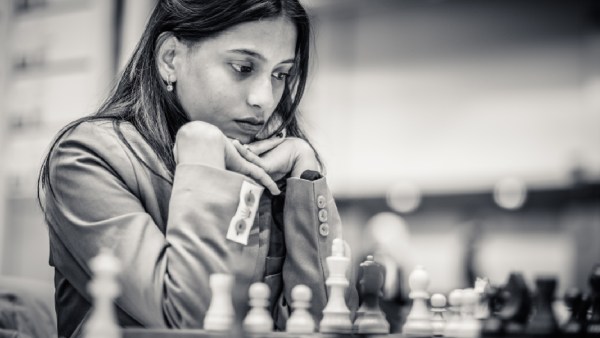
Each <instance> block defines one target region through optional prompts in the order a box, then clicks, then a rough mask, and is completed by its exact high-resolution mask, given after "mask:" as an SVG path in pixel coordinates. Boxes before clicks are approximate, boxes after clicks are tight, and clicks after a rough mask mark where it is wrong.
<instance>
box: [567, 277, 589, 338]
mask: <svg viewBox="0 0 600 338" xmlns="http://www.w3.org/2000/svg"><path fill="white" fill-rule="evenodd" d="M564 302H565V305H567V307H568V308H569V310H570V311H571V315H570V316H569V319H568V320H567V322H566V323H565V324H564V325H563V326H562V332H563V334H564V335H566V336H580V335H582V334H583V332H584V329H585V327H586V326H587V311H588V308H589V304H590V303H589V298H588V297H587V296H586V295H584V294H583V293H582V292H581V291H580V290H579V289H577V288H570V289H568V290H567V291H566V292H565V297H564Z"/></svg>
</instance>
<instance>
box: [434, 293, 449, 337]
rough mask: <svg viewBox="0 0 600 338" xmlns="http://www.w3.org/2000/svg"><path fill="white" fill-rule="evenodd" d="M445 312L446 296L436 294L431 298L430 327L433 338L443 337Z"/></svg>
mask: <svg viewBox="0 0 600 338" xmlns="http://www.w3.org/2000/svg"><path fill="white" fill-rule="evenodd" d="M445 311H446V296H444V295H442V294H441V293H436V294H434V295H433V296H431V312H433V318H432V319H431V326H432V327H433V335H434V336H435V337H441V336H443V335H444V328H445V326H446V320H445V319H444V315H443V313H444V312H445Z"/></svg>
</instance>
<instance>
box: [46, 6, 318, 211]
mask: <svg viewBox="0 0 600 338" xmlns="http://www.w3.org/2000/svg"><path fill="white" fill-rule="evenodd" d="M281 16H285V17H287V18H289V19H290V20H291V21H292V22H293V23H294V25H295V26H296V30H297V40H296V48H295V52H296V54H295V65H294V68H295V72H294V74H293V76H291V77H290V78H288V81H287V82H286V86H285V89H284V91H283V95H282V98H281V100H280V102H279V104H278V105H277V107H276V109H275V112H274V113H273V115H272V116H271V119H270V120H269V122H268V126H269V127H270V128H269V133H270V135H267V137H268V136H272V135H275V134H277V133H280V132H281V131H282V130H285V131H286V133H287V135H288V136H294V137H299V138H302V139H305V140H306V135H305V133H304V132H303V130H302V128H301V127H300V125H299V123H298V119H297V110H298V104H299V102H300V99H301V98H302V95H303V93H304V88H305V85H306V79H307V73H308V66H309V49H310V36H311V29H310V21H309V18H308V15H307V13H306V11H305V10H304V8H303V7H302V5H300V3H299V2H298V0H203V1H198V0H159V1H158V4H157V5H156V7H155V9H154V11H153V12H152V15H151V16H150V19H149V21H148V24H147V26H146V29H145V31H144V33H143V35H142V37H141V39H140V42H139V43H138V45H137V46H136V48H135V51H134V54H133V56H132V57H131V59H130V60H129V62H128V63H127V66H126V67H125V70H124V71H123V73H122V75H121V77H120V79H119V80H118V83H117V84H116V86H115V87H114V89H113V91H112V93H111V94H110V95H109V97H108V98H107V99H106V101H104V103H103V104H102V105H101V106H100V108H99V109H98V111H97V112H96V113H94V114H93V115H90V116H85V117H82V118H80V119H78V120H75V121H73V122H71V123H69V124H68V125H66V126H65V127H64V128H62V129H61V130H60V131H59V132H58V134H57V136H56V137H55V139H54V141H53V142H52V144H51V146H50V149H49V151H48V153H47V154H46V157H45V158H44V161H43V163H42V166H41V169H40V174H39V178H38V202H39V203H40V206H41V207H42V209H43V208H44V206H43V202H42V198H41V195H42V192H43V191H46V190H47V189H48V188H49V190H50V192H51V193H52V194H54V192H53V190H52V186H51V184H50V172H49V170H50V169H49V164H50V155H51V153H52V151H53V149H54V148H55V147H56V145H57V143H58V142H59V141H60V139H61V138H62V137H63V136H64V135H65V134H66V133H67V132H68V131H69V130H72V129H73V128H75V127H76V126H78V125H79V124H81V123H83V122H86V121H91V120H98V119H108V120H112V121H113V126H114V128H115V131H116V132H117V135H118V136H119V138H120V139H121V140H123V141H124V143H125V144H126V146H127V147H128V148H129V149H130V150H132V152H133V153H134V154H135V156H136V157H137V158H138V160H140V161H142V163H144V164H145V165H146V167H148V168H150V166H148V165H147V164H146V163H145V162H143V160H142V159H141V158H140V157H139V156H138V155H137V154H136V152H135V151H134V150H133V148H132V147H131V145H130V144H129V143H128V142H127V140H126V139H125V137H124V136H123V134H122V132H121V131H120V128H119V125H120V123H121V122H129V123H131V124H132V125H133V126H134V127H135V128H136V129H137V131H138V132H139V133H140V134H141V135H142V137H143V138H144V139H145V141H146V142H148V144H149V145H150V147H151V148H152V149H153V150H154V151H155V152H156V154H157V155H158V158H159V159H160V160H161V162H162V164H163V165H164V166H165V168H166V169H167V172H168V173H169V174H170V177H163V178H164V179H165V180H167V181H172V178H173V174H174V171H175V160H174V157H173V145H174V143H175V136H176V134H177V131H178V130H179V128H180V127H181V126H182V125H184V124H185V123H187V122H189V121H190V118H189V116H188V115H187V113H186V112H185V111H184V109H183V108H182V106H181V104H180V102H179V100H178V99H177V96H176V95H175V94H174V92H169V91H167V89H166V86H165V83H164V81H163V80H162V78H161V77H160V74H159V72H158V66H157V47H158V39H159V36H160V34H161V33H163V32H172V34H173V35H174V36H175V37H177V38H178V39H179V40H181V41H183V42H185V43H188V44H194V43H196V42H198V41H201V40H202V39H205V38H208V37H213V36H216V35H217V34H219V33H221V32H223V31H224V30H226V29H228V28H231V27H233V26H235V25H238V24H241V23H244V22H250V21H256V20H260V19H267V18H276V17H281ZM309 144H310V143H309ZM319 162H320V159H319ZM154 174H156V175H159V176H160V174H158V173H154ZM161 177H162V176H161Z"/></svg>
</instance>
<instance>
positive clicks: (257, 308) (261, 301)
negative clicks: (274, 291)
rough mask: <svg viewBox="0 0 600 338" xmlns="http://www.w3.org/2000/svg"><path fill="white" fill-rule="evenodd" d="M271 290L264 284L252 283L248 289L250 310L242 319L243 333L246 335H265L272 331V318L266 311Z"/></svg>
mask: <svg viewBox="0 0 600 338" xmlns="http://www.w3.org/2000/svg"><path fill="white" fill-rule="evenodd" d="M270 294H271V290H269V286H268V285H267V284H265V283H260V282H257V283H254V284H252V285H250V288H249V289H248V296H249V297H250V306H251V309H250V311H249V312H248V315H246V318H244V323H243V327H244V331H246V332H248V333H266V332H271V331H273V318H271V314H269V311H268V310H267V307H268V306H269V295H270Z"/></svg>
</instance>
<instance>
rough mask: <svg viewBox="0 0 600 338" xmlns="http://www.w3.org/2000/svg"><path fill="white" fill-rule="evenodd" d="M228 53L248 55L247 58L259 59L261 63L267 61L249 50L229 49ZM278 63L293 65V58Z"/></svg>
mask: <svg viewBox="0 0 600 338" xmlns="http://www.w3.org/2000/svg"><path fill="white" fill-rule="evenodd" d="M229 51H230V52H233V53H239V54H244V55H248V56H251V57H253V58H256V59H259V60H260V61H263V62H265V61H267V59H266V58H265V57H264V56H263V55H262V54H260V53H257V52H255V51H253V50H250V49H243V48H242V49H231V50H229ZM279 63H294V58H289V59H286V60H283V61H281V62H279Z"/></svg>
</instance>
